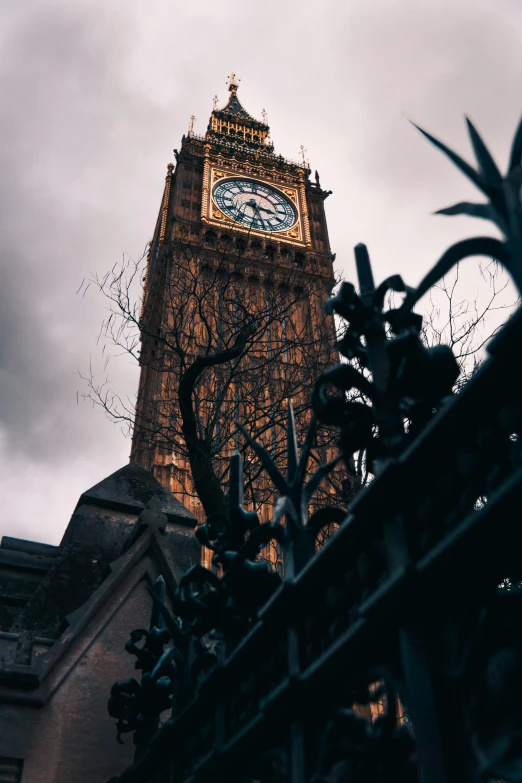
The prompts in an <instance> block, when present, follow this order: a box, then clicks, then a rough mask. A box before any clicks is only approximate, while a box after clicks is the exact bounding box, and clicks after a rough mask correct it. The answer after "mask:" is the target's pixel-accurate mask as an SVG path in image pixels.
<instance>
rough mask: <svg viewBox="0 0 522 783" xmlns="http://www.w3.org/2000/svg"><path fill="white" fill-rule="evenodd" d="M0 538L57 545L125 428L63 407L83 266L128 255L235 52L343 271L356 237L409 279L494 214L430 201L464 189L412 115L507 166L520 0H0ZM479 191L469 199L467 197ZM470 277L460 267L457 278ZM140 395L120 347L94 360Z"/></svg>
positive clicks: (235, 63) (257, 108) (140, 242)
mask: <svg viewBox="0 0 522 783" xmlns="http://www.w3.org/2000/svg"><path fill="white" fill-rule="evenodd" d="M0 9H1V29H0V46H1V58H0V96H1V98H0V103H1V105H0V234H1V242H0V248H1V261H0V275H1V279H0V324H1V332H0V535H13V536H19V537H23V538H29V539H34V540H39V541H47V542H50V543H55V544H56V543H59V541H60V539H61V536H62V534H63V531H64V529H65V527H66V525H67V523H68V520H69V518H70V515H71V513H72V511H73V508H74V505H75V503H76V501H77V499H78V497H79V495H80V494H81V492H82V491H84V490H85V489H87V488H88V487H90V486H91V485H93V484H94V483H96V482H98V481H99V480H101V479H102V478H104V477H105V476H106V475H108V474H109V473H111V472H113V471H114V470H117V469H118V468H119V467H121V466H122V465H124V464H125V463H126V461H127V460H128V454H129V449H130V443H129V441H128V440H126V439H125V438H124V437H123V435H122V434H121V432H120V430H119V429H118V428H117V427H115V426H114V425H113V424H111V423H110V422H109V421H108V420H107V419H105V418H104V416H103V414H102V413H101V411H99V410H97V409H95V410H92V409H91V408H90V407H89V406H88V405H86V404H85V403H82V402H81V401H80V403H79V404H78V403H77V392H79V393H81V392H82V391H84V390H85V389H84V387H83V385H82V381H81V379H80V377H79V372H85V371H87V370H88V367H89V362H90V360H91V357H92V361H93V365H94V366H95V367H98V366H99V364H100V356H99V353H100V349H99V347H97V345H96V337H97V334H98V331H99V325H100V321H101V319H102V318H103V308H104V303H103V301H102V300H101V299H100V296H99V294H96V292H95V291H94V290H93V288H92V287H91V288H90V289H89V290H88V291H87V293H86V295H85V296H83V298H82V297H81V296H80V295H76V291H77V289H78V288H79V286H80V284H81V282H82V280H83V278H84V277H86V276H88V275H89V274H90V273H95V272H100V273H103V272H105V271H106V270H108V269H110V268H111V267H112V266H113V265H114V263H115V262H117V261H119V260H120V259H121V257H122V254H123V253H126V254H129V255H130V256H132V257H136V256H138V255H140V254H141V252H142V250H143V248H144V247H145V245H146V243H147V241H148V240H149V239H150V238H151V234H152V231H153V229H154V224H155V220H156V216H157V212H158V209H159V204H160V198H161V194H162V188H163V182H164V176H165V171H166V169H165V167H166V164H167V163H169V162H170V161H171V160H172V158H173V154H172V149H173V148H174V147H178V146H179V144H180V140H181V136H182V134H183V133H184V132H185V131H186V129H187V124H188V120H189V117H190V115H191V114H195V115H196V117H197V121H196V126H195V130H196V132H199V133H203V132H204V130H205V128H206V124H207V121H208V116H209V114H210V111H211V109H212V97H213V95H214V94H216V93H217V95H218V97H219V101H220V104H221V105H222V104H223V103H224V102H225V101H226V98H227V90H226V86H225V81H226V77H227V75H228V74H229V73H230V71H231V70H234V71H235V72H236V73H237V74H238V75H239V76H240V77H241V80H242V81H241V86H240V92H239V97H240V99H241V101H242V103H243V105H244V107H245V108H246V109H247V111H249V112H250V113H252V114H253V115H254V116H257V117H260V116H261V110H262V109H263V108H266V110H267V112H268V121H269V124H270V126H271V129H272V136H273V140H274V143H275V146H276V151H277V152H278V153H282V154H283V155H285V156H287V157H291V158H297V156H298V150H299V146H300V145H301V144H304V145H305V147H306V148H307V150H308V156H309V158H310V164H311V167H312V169H316V168H317V169H318V170H319V172H320V175H321V184H322V186H323V187H325V188H327V189H331V190H332V191H333V195H332V196H331V197H330V198H329V199H328V201H327V202H326V208H327V217H328V223H329V231H330V239H331V244H332V250H333V251H334V252H336V253H337V263H338V269H339V270H342V271H343V272H344V274H345V276H346V277H347V278H348V279H353V277H354V269H353V251H352V248H353V246H354V245H355V244H357V243H358V242H361V241H363V242H365V243H366V244H367V245H368V247H369V250H370V255H371V258H372V262H373V265H374V269H375V275H376V278H377V279H381V278H382V277H383V276H385V275H387V274H391V273H394V272H399V273H401V274H403V275H404V277H405V278H406V280H407V282H408V283H409V284H410V285H413V284H415V283H417V282H418V281H419V279H420V278H421V276H422V275H423V274H424V272H425V271H427V269H428V268H429V266H430V265H431V264H433V263H434V261H435V260H436V259H437V258H438V256H439V255H440V254H441V253H442V252H443V251H444V250H445V248H446V247H447V246H449V245H450V244H451V243H452V242H453V241H455V240H457V239H461V238H464V237H466V236H469V235H473V234H476V233H484V229H486V230H487V231H488V232H491V230H490V229H489V228H488V227H487V226H486V225H482V224H481V223H480V222H478V221H473V220H471V219H469V218H449V217H441V216H433V215H432V214H431V213H433V211H435V210H436V209H439V208H441V207H446V206H449V205H450V204H453V203H455V202H457V201H461V200H465V199H470V198H471V199H472V200H473V199H475V198H476V194H475V193H474V190H473V188H472V186H471V185H468V184H467V183H466V181H465V180H464V178H463V177H462V175H460V174H459V173H458V172H457V171H456V170H454V169H453V168H452V165H451V164H450V163H449V162H447V161H446V160H445V159H444V158H443V157H442V156H441V154H440V153H439V152H438V151H437V150H436V149H434V148H432V147H431V146H430V145H429V144H428V142H427V141H425V140H424V139H423V138H422V137H421V136H420V134H419V133H418V132H417V131H416V130H415V129H414V128H413V127H412V126H411V125H410V123H409V122H408V119H409V118H411V119H414V120H415V121H416V122H417V123H418V124H420V125H421V126H423V127H424V128H426V129H427V130H429V131H431V132H432V133H433V134H434V135H436V136H438V137H439V138H441V139H442V140H444V141H445V142H446V143H448V144H449V145H450V146H452V147H454V148H455V149H456V150H457V151H459V152H460V153H461V154H463V155H464V156H465V157H467V158H468V159H470V158H471V152H470V150H469V142H468V140H467V136H466V130H465V125H464V114H468V115H470V116H471V118H472V119H473V120H474V121H475V122H476V124H477V126H478V128H479V129H480V131H481V132H482V134H483V136H484V137H485V139H486V142H487V143H488V145H489V147H490V149H491V150H492V151H493V153H494V155H495V157H496V159H497V161H498V162H499V164H500V165H501V167H502V168H504V167H505V165H506V161H507V157H508V151H509V145H510V141H511V138H512V135H513V131H514V128H515V126H516V124H517V122H518V119H519V116H520V113H521V111H522V58H521V56H520V53H521V51H522V4H521V3H520V2H519V1H517V0H343V1H341V0H336V2H332V1H331V0H321V2H317V0H314V1H313V2H312V1H311V0H264V2H263V3H246V2H243V3H238V2H237V0H235V1H234V2H231V0H221V2H219V3H215V2H210V1H208V0H199V2H198V1H196V0H189V1H187V0H185V2H177V0H88V1H84V0H61V1H60V0H57V1H56V2H53V1H52V0H46V2H45V3H44V2H40V1H39V0H0ZM479 200H480V198H479ZM470 285H472V283H470ZM109 375H110V378H111V380H112V381H113V382H114V384H115V385H116V386H117V387H118V388H119V389H124V390H128V391H130V392H131V393H132V392H133V391H134V389H135V387H136V384H137V373H136V370H135V368H133V367H132V366H131V365H130V363H129V361H128V360H127V359H125V358H124V359H123V360H119V361H117V360H114V361H112V362H111V364H110V365H109Z"/></svg>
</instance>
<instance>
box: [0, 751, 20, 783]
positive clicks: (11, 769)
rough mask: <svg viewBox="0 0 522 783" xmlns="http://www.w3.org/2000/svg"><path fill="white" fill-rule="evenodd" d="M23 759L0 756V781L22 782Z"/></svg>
mask: <svg viewBox="0 0 522 783" xmlns="http://www.w3.org/2000/svg"><path fill="white" fill-rule="evenodd" d="M23 771H24V761H23V759H14V758H8V757H7V756H0V783H22V772H23Z"/></svg>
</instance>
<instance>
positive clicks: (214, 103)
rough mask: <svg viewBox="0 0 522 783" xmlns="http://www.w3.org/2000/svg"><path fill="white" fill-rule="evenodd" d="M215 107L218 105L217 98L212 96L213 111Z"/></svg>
mask: <svg viewBox="0 0 522 783" xmlns="http://www.w3.org/2000/svg"><path fill="white" fill-rule="evenodd" d="M217 105H218V97H217V95H214V97H213V98H212V108H213V109H214V111H215V110H216V109H217Z"/></svg>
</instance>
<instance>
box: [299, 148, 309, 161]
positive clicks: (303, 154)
mask: <svg viewBox="0 0 522 783" xmlns="http://www.w3.org/2000/svg"><path fill="white" fill-rule="evenodd" d="M299 152H300V155H301V160H302V161H303V166H306V155H305V153H306V152H308V150H307V149H305V146H304V144H301V146H300V147H299Z"/></svg>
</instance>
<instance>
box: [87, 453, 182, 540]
mask: <svg viewBox="0 0 522 783" xmlns="http://www.w3.org/2000/svg"><path fill="white" fill-rule="evenodd" d="M154 495H157V496H158V497H159V499H160V500H161V506H162V511H163V513H164V514H166V515H167V519H168V520H169V522H176V523H178V524H181V525H189V526H190V527H195V525H196V522H197V520H196V517H195V516H194V514H192V513H191V512H190V511H189V510H188V509H187V508H185V506H184V505H183V504H182V503H180V502H179V500H176V498H175V497H174V495H172V493H171V492H169V491H168V490H167V489H165V487H163V485H162V484H160V482H159V481H157V479H155V478H154V476H153V475H152V473H150V472H149V471H148V470H145V468H143V467H142V466H141V465H138V463H137V462H131V463H129V464H128V465H125V467H123V468H120V470H117V471H116V473H113V474H112V475H111V476H108V477H107V478H106V479H104V480H103V481H100V483H99V484H96V485H95V486H94V487H91V489H89V490H87V492H84V493H83V495H82V496H81V498H80V500H79V501H78V506H80V505H83V504H87V503H94V504H95V505H103V507H104V508H112V509H115V510H118V511H127V512H130V513H137V514H139V513H140V511H142V509H144V508H145V506H146V505H147V503H148V502H149V500H150V499H151V498H152V497H153V496H154Z"/></svg>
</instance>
